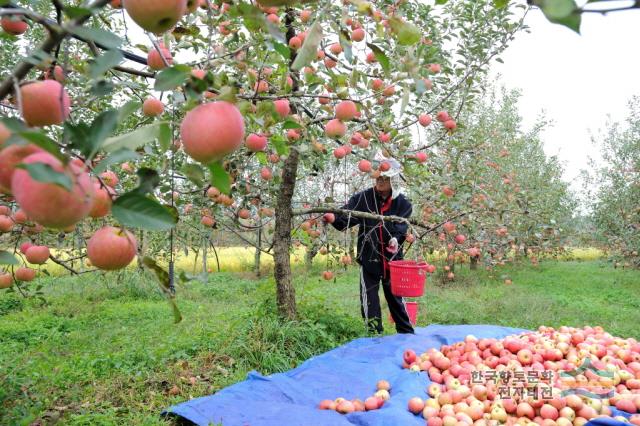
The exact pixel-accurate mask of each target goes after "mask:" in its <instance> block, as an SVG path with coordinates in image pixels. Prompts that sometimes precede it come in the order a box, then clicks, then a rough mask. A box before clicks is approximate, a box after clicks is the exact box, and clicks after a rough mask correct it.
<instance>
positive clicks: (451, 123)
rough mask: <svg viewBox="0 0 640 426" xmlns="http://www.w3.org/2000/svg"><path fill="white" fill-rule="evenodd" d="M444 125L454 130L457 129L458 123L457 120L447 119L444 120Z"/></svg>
mask: <svg viewBox="0 0 640 426" xmlns="http://www.w3.org/2000/svg"><path fill="white" fill-rule="evenodd" d="M444 127H445V128H446V129H447V130H451V131H453V130H455V129H456V127H458V125H457V124H456V122H455V121H454V120H447V121H445V122H444Z"/></svg>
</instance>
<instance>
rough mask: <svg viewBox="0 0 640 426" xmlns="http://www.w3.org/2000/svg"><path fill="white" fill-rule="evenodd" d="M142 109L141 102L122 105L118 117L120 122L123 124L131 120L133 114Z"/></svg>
mask: <svg viewBox="0 0 640 426" xmlns="http://www.w3.org/2000/svg"><path fill="white" fill-rule="evenodd" d="M141 107H142V103H141V102H140V101H129V102H127V103H126V104H124V105H122V106H121V107H120V109H119V110H118V111H119V114H120V115H119V116H118V122H119V123H121V122H123V121H124V120H126V119H127V118H129V116H130V115H131V114H133V113H134V112H136V111H138V110H139V109H140V108H141Z"/></svg>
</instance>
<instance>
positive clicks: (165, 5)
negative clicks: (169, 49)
mask: <svg viewBox="0 0 640 426" xmlns="http://www.w3.org/2000/svg"><path fill="white" fill-rule="evenodd" d="M124 8H125V10H126V11H127V13H128V14H129V16H130V17H131V19H132V20H133V21H134V22H135V23H136V24H138V25H139V26H140V27H141V28H142V29H144V30H145V31H149V32H151V33H154V34H162V33H164V32H166V31H168V30H170V29H171V28H173V27H174V26H175V25H176V23H178V21H179V20H180V19H181V18H182V16H183V15H184V14H185V12H186V11H187V0H126V1H125V2H124Z"/></svg>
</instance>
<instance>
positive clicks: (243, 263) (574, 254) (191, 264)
mask: <svg viewBox="0 0 640 426" xmlns="http://www.w3.org/2000/svg"><path fill="white" fill-rule="evenodd" d="M216 250H217V252H218V259H219V262H220V271H221V272H244V271H250V270H252V268H253V264H254V254H255V250H254V249H253V248H248V247H218V248H216ZM54 253H55V251H54ZM442 256H443V255H442V253H435V254H434V255H433V256H430V257H429V259H428V260H429V261H434V260H439V259H441V258H442ZM601 257H602V252H601V251H600V250H598V249H595V248H572V249H570V250H569V252H568V253H567V254H564V255H562V256H560V257H559V259H560V260H565V261H566V260H581V261H588V260H597V259H599V258H601ZM304 258H305V249H304V248H297V249H295V250H294V252H293V254H292V255H291V261H292V263H294V264H299V263H303V262H304ZM326 260H327V257H326V256H323V255H320V254H318V255H317V256H316V258H315V262H316V263H317V264H325V263H326ZM207 265H208V268H209V269H211V270H212V271H216V272H217V262H216V257H215V254H214V253H213V251H212V250H209V251H208V253H207ZM33 266H34V267H36V268H37V267H38V266H37V265H33ZM79 266H80V262H79V261H78V262H77V263H76V267H79ZM42 267H43V268H46V269H47V271H48V272H49V273H50V274H51V275H55V276H58V275H64V274H67V273H68V272H67V271H66V270H65V269H64V268H62V267H61V266H60V265H57V264H55V263H53V262H51V261H49V262H47V264H46V265H43V266H42ZM131 267H134V266H133V265H132V266H131ZM261 267H262V268H263V269H267V270H270V269H272V267H273V257H271V256H269V255H267V254H264V253H263V254H262V258H261ZM176 270H178V271H185V272H194V273H200V272H202V259H201V258H200V257H198V258H197V259H196V256H195V255H194V254H192V253H190V254H189V256H185V255H184V253H182V252H180V253H178V254H177V257H176Z"/></svg>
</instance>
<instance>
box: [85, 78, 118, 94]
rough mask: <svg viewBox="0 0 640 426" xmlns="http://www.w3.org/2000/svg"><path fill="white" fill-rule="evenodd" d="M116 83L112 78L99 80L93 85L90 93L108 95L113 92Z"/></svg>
mask: <svg viewBox="0 0 640 426" xmlns="http://www.w3.org/2000/svg"><path fill="white" fill-rule="evenodd" d="M114 88H115V85H114V84H113V82H112V81H111V80H103V79H101V80H97V81H96V82H95V83H94V84H93V85H92V86H91V90H90V93H91V94H92V95H94V96H97V97H99V98H101V97H103V96H106V95H108V94H110V93H111V92H113V89H114Z"/></svg>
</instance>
